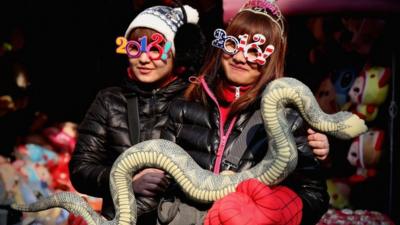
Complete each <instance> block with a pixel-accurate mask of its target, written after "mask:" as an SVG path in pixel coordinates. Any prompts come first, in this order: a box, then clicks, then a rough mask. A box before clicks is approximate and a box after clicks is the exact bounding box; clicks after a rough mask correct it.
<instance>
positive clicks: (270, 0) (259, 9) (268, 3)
mask: <svg viewBox="0 0 400 225" xmlns="http://www.w3.org/2000/svg"><path fill="white" fill-rule="evenodd" d="M242 11H250V12H253V13H257V14H261V15H264V16H267V17H268V18H270V19H271V20H272V21H273V22H274V23H276V24H277V25H278V27H279V28H280V30H281V36H282V37H283V31H284V23H283V17H282V13H281V11H280V10H279V7H278V6H277V5H276V4H275V0H248V1H247V2H246V3H245V4H244V5H243V6H242V7H241V8H240V10H239V12H242Z"/></svg>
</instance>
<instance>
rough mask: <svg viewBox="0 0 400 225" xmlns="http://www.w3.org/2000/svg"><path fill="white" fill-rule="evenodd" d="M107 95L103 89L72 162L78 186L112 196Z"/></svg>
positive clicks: (90, 192) (93, 193) (82, 129)
mask: <svg viewBox="0 0 400 225" xmlns="http://www.w3.org/2000/svg"><path fill="white" fill-rule="evenodd" d="M103 98H104V95H103V93H102V92H99V93H98V95H97V96H96V98H95V100H94V101H93V103H92V104H91V106H90V108H89V109H88V111H87V113H86V115H85V117H84V119H83V121H82V122H81V124H80V126H79V128H78V131H79V137H78V141H77V144H76V147H75V151H74V153H73V155H72V158H71V161H70V163H69V170H70V177H71V182H72V184H73V186H74V187H75V189H76V190H77V191H79V192H81V193H84V194H88V195H91V196H95V197H104V196H107V195H109V175H110V171H111V166H112V160H111V159H108V158H109V157H108V155H107V152H106V151H107V150H106V149H105V147H104V143H105V142H106V132H107V130H106V125H107V124H106V121H107V116H108V115H107V114H108V110H107V105H105V101H104V99H103Z"/></svg>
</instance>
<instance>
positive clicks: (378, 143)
mask: <svg viewBox="0 0 400 225" xmlns="http://www.w3.org/2000/svg"><path fill="white" fill-rule="evenodd" d="M383 139H384V131H383V130H380V129H370V130H369V131H368V132H366V133H364V134H362V135H360V136H359V137H357V138H356V139H355V140H354V141H353V143H352V144H351V146H350V150H349V153H348V155H347V160H348V161H349V162H350V164H351V165H353V166H355V167H357V171H356V174H354V175H352V176H351V177H350V179H349V181H350V182H351V183H357V182H361V181H364V180H365V179H367V178H368V177H372V176H375V174H376V170H375V166H376V164H377V163H378V162H379V160H380V157H381V153H382V143H383Z"/></svg>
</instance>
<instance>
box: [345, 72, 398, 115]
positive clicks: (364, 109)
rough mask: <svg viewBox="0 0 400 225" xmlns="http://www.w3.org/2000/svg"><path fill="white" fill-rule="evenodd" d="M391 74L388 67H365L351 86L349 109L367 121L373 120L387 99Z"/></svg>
mask: <svg viewBox="0 0 400 225" xmlns="http://www.w3.org/2000/svg"><path fill="white" fill-rule="evenodd" d="M390 75H391V72H390V69H389V68H386V67H379V66H373V67H370V66H367V67H366V68H364V69H363V70H362V71H361V74H360V75H359V76H358V77H357V78H356V80H355V81H354V84H353V86H352V87H351V88H350V91H349V96H350V99H351V104H350V108H349V109H348V110H349V111H352V112H353V113H355V114H357V115H358V116H360V117H361V118H362V119H364V120H366V121H373V120H374V119H375V118H376V116H377V114H378V108H379V106H380V105H381V104H382V103H383V102H384V101H385V100H386V96H387V93H388V90H389V82H390V79H389V78H390Z"/></svg>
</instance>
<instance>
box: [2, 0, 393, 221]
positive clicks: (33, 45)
mask: <svg viewBox="0 0 400 225" xmlns="http://www.w3.org/2000/svg"><path fill="white" fill-rule="evenodd" d="M138 2H140V1H136V2H134V1H127V0H118V1H112V0H97V1H94V0H89V1H78V0H71V1H50V0H43V1H34V0H13V1H11V0H10V1H2V2H1V3H0V8H1V9H2V10H1V13H0V43H1V42H3V41H8V40H9V39H10V34H11V33H13V32H17V33H18V32H22V36H23V37H24V38H23V48H21V49H20V50H18V51H16V52H14V53H13V54H12V56H7V57H8V58H7V59H6V58H3V59H2V60H3V61H2V62H1V63H2V64H1V65H2V66H7V65H8V62H10V61H18V62H20V63H22V64H23V65H24V66H25V67H26V70H27V74H28V76H29V78H30V82H31V86H30V88H29V90H28V91H29V97H30V110H28V111H27V112H26V114H24V115H22V116H21V115H15V118H17V119H15V120H7V121H14V122H13V124H7V125H6V126H5V127H7V130H2V131H1V132H0V134H1V137H0V138H2V140H1V142H2V143H0V144H1V145H0V147H2V148H3V147H4V146H7V145H2V144H3V143H6V142H8V144H9V145H8V146H10V145H12V144H13V143H14V142H15V141H14V140H13V139H12V137H14V136H18V135H21V134H22V133H21V132H22V131H23V130H27V127H28V126H29V125H30V124H29V123H30V122H31V121H32V120H31V119H32V115H33V114H34V113H35V112H37V111H40V112H44V113H45V114H47V115H48V123H49V124H51V123H52V122H57V121H73V122H76V123H79V122H80V121H81V120H82V118H83V116H84V114H85V112H86V110H87V108H88V107H89V105H90V103H91V101H92V100H93V99H94V97H95V95H96V93H97V92H98V91H99V90H100V89H101V88H104V87H107V86H111V85H117V84H118V83H119V82H120V80H121V79H122V77H123V76H125V73H126V66H127V59H126V57H125V56H123V55H118V54H116V53H115V48H116V44H115V39H116V37H118V36H122V35H123V34H124V33H125V29H126V27H127V26H128V25H129V23H130V22H131V20H132V19H133V18H134V17H135V16H136V14H137V13H138V12H139V11H141V9H142V8H144V7H148V6H150V5H154V4H160V3H161V1H144V2H142V4H139V3H138ZM343 13H349V12H343ZM343 13H333V14H332V15H330V16H336V15H337V16H342V15H343ZM311 15H312V16H318V13H313V14H311ZM311 15H293V16H290V17H287V19H288V21H289V28H290V32H291V34H289V52H288V61H287V71H288V73H289V74H293V75H294V76H297V77H298V78H300V79H301V80H303V81H304V82H305V83H307V84H309V85H310V87H313V88H315V87H316V86H317V85H318V83H319V82H320V81H321V79H322V75H325V71H323V68H315V67H311V66H310V65H309V64H308V61H307V60H308V59H307V51H308V50H309V47H311V46H312V45H313V44H314V43H313V42H312V39H310V34H309V33H308V31H307V29H306V27H305V21H306V20H307V17H308V16H311ZM350 15H352V16H354V15H357V13H354V12H350ZM360 16H362V15H360ZM369 16H379V17H382V16H383V17H385V18H386V19H387V21H388V24H389V25H388V27H389V29H388V30H389V31H390V32H389V33H388V34H387V36H389V37H390V38H388V39H386V45H385V47H382V49H383V50H384V51H385V52H384V54H380V55H377V58H378V59H382V57H383V56H384V58H385V59H386V61H387V62H388V63H389V64H390V65H393V68H394V71H393V72H394V73H393V74H394V75H395V76H394V77H393V84H394V85H392V88H394V87H396V88H397V89H396V91H395V94H394V96H393V100H394V102H396V104H397V106H398V102H399V91H398V85H399V80H400V79H399V78H398V76H396V75H397V74H398V72H397V71H398V69H397V70H396V67H398V65H399V62H400V60H399V58H400V57H399V56H400V55H399V44H398V42H399V41H400V38H399V36H398V35H397V34H396V33H397V32H396V31H397V29H398V26H399V20H398V17H399V16H398V13H396V12H390V13H385V12H378V13H372V14H370V15H369ZM200 18H201V21H200V23H201V26H202V28H203V29H204V31H205V33H206V35H208V37H209V35H210V33H211V32H212V31H213V30H214V28H215V27H220V26H222V25H221V24H222V8H221V5H220V3H218V4H217V5H216V8H215V9H214V10H213V11H212V12H211V13H210V14H209V15H207V16H205V17H204V16H203V17H202V15H200ZM16 30H17V31H16ZM330 60H331V61H329V64H335V62H336V60H340V59H334V58H333V59H330ZM1 82H3V81H1ZM2 85H3V86H2ZM0 87H2V88H3V87H4V88H3V90H1V89H0V95H1V94H2V93H1V92H6V91H7V90H5V89H7V88H8V86H6V85H5V83H4V82H3V84H1V83H0ZM391 97H392V96H391V94H389V96H388V98H391ZM389 103H390V101H389V102H388V103H387V105H386V106H385V107H384V108H385V109H388V108H389V106H388V104H389ZM25 119H26V121H25ZM15 121H18V123H15ZM377 121H378V123H381V125H382V124H383V126H385V127H387V128H388V129H389V127H390V126H391V125H390V124H394V127H393V129H394V133H393V134H392V135H393V141H394V142H393V143H392V145H393V150H392V152H389V153H388V154H389V155H387V156H385V157H386V161H385V162H386V163H387V166H386V167H385V170H386V173H385V174H386V176H385V177H383V178H382V179H383V180H382V182H380V181H379V182H378V183H376V184H374V186H372V187H373V188H372V189H371V190H368V188H370V187H371V186H367V188H365V189H364V190H363V188H362V187H361V188H360V193H363V192H362V191H365V193H367V194H368V195H365V196H361V197H360V199H359V202H360V205H361V206H366V207H367V208H371V209H374V208H378V209H380V210H382V211H384V212H387V213H388V214H390V215H391V216H392V217H393V218H394V219H397V221H398V220H399V214H398V213H397V212H399V211H398V210H397V207H399V204H398V203H399V201H398V200H399V195H398V194H397V193H396V190H397V187H398V178H399V177H398V174H399V171H398V170H399V166H398V165H399V153H398V150H399V120H398V116H397V117H396V119H394V120H390V118H389V116H388V111H387V110H386V111H385V110H383V111H382V113H381V114H380V118H379V120H377ZM390 144H391V143H389V142H388V143H387V145H390ZM346 148H347V146H346ZM390 154H392V155H390ZM338 167H341V165H338ZM342 169H343V170H344V169H347V168H346V167H345V166H343V167H342ZM389 170H390V171H389ZM390 177H391V178H392V179H391V180H390V179H389V178H390ZM389 180H390V181H389ZM374 192H379V193H380V194H379V195H375V196H374V195H371V193H374ZM382 196H383V197H382ZM375 202H378V203H376V204H375ZM395 209H396V210H395Z"/></svg>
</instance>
